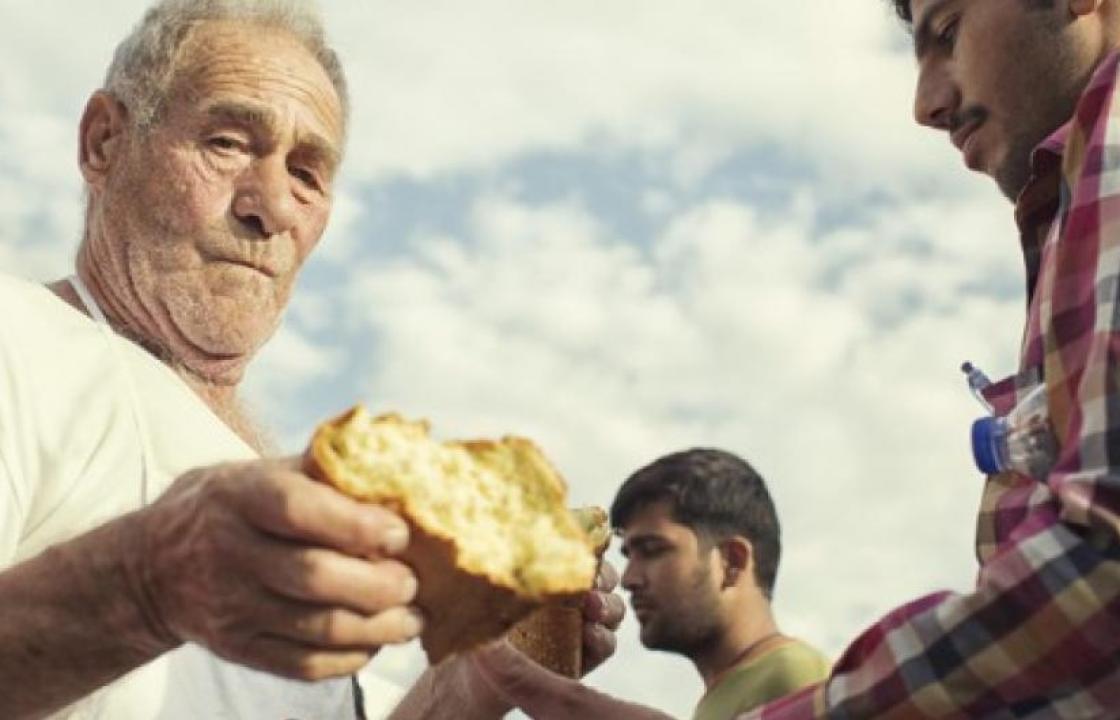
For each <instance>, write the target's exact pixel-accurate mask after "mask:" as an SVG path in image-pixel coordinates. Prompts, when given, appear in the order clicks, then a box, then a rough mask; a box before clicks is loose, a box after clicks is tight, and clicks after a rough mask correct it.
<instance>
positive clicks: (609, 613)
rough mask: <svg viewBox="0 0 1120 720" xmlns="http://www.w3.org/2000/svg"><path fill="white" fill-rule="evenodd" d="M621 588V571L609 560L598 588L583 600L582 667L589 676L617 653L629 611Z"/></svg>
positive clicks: (600, 569) (598, 580)
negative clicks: (620, 630) (621, 626)
mask: <svg viewBox="0 0 1120 720" xmlns="http://www.w3.org/2000/svg"><path fill="white" fill-rule="evenodd" d="M617 587H618V571H617V570H615V569H614V566H613V565H611V564H610V563H609V562H607V561H606V560H604V561H603V563H602V565H601V566H600V568H599V574H598V576H597V577H596V578H595V588H594V589H593V590H592V591H591V592H589V593H587V595H586V596H585V597H584V600H583V620H584V624H583V667H582V668H580V676H583V675H586V674H587V673H589V672H591V671H592V670H594V669H595V668H597V667H599V666H600V665H602V664H603V662H604V661H605V660H606V659H607V658H609V657H610V656H611V655H613V654H614V650H615V647H616V645H617V641H616V639H615V631H616V630H618V626H619V624H621V623H622V618H623V616H624V615H625V614H626V603H624V602H623V601H622V598H621V597H619V596H618V594H617V593H615V592H614V590H615V588H617Z"/></svg>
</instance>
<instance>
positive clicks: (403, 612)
mask: <svg viewBox="0 0 1120 720" xmlns="http://www.w3.org/2000/svg"><path fill="white" fill-rule="evenodd" d="M299 468H300V461H299V459H297V458H293V459H290V460H286V461H259V462H251V463H240V464H230V465H221V466H216V467H212V468H206V469H200V470H195V471H192V472H189V473H187V474H185V475H184V476H182V477H180V478H179V479H178V480H176V482H175V483H174V484H173V485H172V486H171V488H170V489H169V490H168V491H167V493H165V494H164V495H163V496H162V497H161V498H160V499H159V500H157V501H156V502H155V503H153V504H152V505H151V506H149V507H147V508H145V509H144V510H141V511H139V512H138V513H137V514H136V518H135V519H136V520H137V521H138V522H137V523H136V526H137V530H136V532H135V533H134V537H133V538H132V539H131V541H132V543H134V544H135V547H133V548H129V551H130V552H128V557H129V558H130V560H129V562H128V568H129V571H128V572H127V580H128V582H129V585H130V589H131V590H132V592H133V593H134V595H135V596H136V597H137V598H138V602H139V603H140V604H141V606H142V608H143V609H144V611H145V614H146V616H147V617H148V618H149V621H150V624H151V626H152V632H153V634H154V635H156V636H157V637H158V638H160V639H161V640H162V641H164V642H166V643H167V644H169V645H171V644H177V643H179V642H184V641H193V642H196V643H198V644H200V645H203V646H205V647H207V648H209V649H210V650H212V651H213V652H215V653H216V654H218V655H221V656H222V657H224V658H226V659H229V660H232V661H234V662H238V663H241V664H244V665H248V666H251V667H255V668H258V669H261V670H266V671H269V672H272V673H275V674H278V675H283V676H287V677H292V678H297V679H305V680H313V679H319V678H324V677H331V676H339V675H346V674H350V673H352V672H354V671H356V670H357V669H359V668H360V667H361V666H363V665H364V664H365V663H366V662H368V661H369V659H370V657H372V655H373V654H374V653H376V652H377V650H378V649H379V647H380V646H381V645H385V644H390V643H399V642H404V641H407V640H410V639H412V638H413V637H415V636H416V635H418V634H419V632H420V630H421V626H422V622H421V618H420V616H419V614H418V612H417V611H416V610H414V609H413V608H411V607H409V606H408V603H409V602H411V601H412V599H413V597H414V596H415V594H416V578H415V576H414V575H413V573H412V571H411V570H410V569H409V568H408V567H407V566H405V565H404V564H402V563H400V562H397V561H396V560H393V559H391V558H392V556H393V555H394V554H397V553H399V552H401V551H402V550H403V549H404V548H405V546H406V545H407V543H408V527H407V525H406V524H405V523H404V522H403V521H402V520H401V519H400V518H399V517H397V516H396V515H394V514H393V513H391V512H389V511H387V510H385V509H383V508H380V507H376V506H373V505H369V504H363V503H359V502H357V501H355V500H352V499H351V498H348V497H346V496H344V495H342V494H341V493H338V492H336V491H335V490H334V489H332V488H330V487H328V486H326V485H324V484H321V483H318V482H315V481H314V480H312V479H310V478H308V477H307V476H305V475H304V474H302V473H301V472H300V470H299Z"/></svg>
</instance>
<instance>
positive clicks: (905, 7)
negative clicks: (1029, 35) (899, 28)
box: [891, 0, 1054, 25]
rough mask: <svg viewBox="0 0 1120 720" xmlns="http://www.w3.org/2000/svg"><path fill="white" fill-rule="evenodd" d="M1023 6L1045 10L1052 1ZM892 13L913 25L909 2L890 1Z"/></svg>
mask: <svg viewBox="0 0 1120 720" xmlns="http://www.w3.org/2000/svg"><path fill="white" fill-rule="evenodd" d="M1023 4H1024V5H1026V6H1027V7H1028V8H1030V9H1032V10H1045V9H1049V8H1052V7H1054V0H1025V1H1024V3H1023ZM891 5H892V6H894V12H895V14H896V15H898V17H899V19H901V20H902V22H904V23H906V24H907V25H912V24H913V23H914V13H913V11H912V10H911V9H910V0H891Z"/></svg>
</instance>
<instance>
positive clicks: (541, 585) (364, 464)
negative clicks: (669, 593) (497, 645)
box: [305, 406, 596, 664]
mask: <svg viewBox="0 0 1120 720" xmlns="http://www.w3.org/2000/svg"><path fill="white" fill-rule="evenodd" d="M305 465H306V468H307V471H308V474H310V475H311V476H312V477H316V478H318V479H321V480H324V481H326V482H328V483H330V484H332V485H333V486H335V487H336V488H338V489H339V490H340V491H342V492H343V493H346V494H347V495H350V496H352V497H354V498H357V499H360V500H364V501H368V502H373V503H378V504H380V505H383V506H385V507H388V508H390V509H391V510H393V511H394V512H397V513H398V514H399V515H401V517H402V518H404V519H405V521H406V522H407V523H408V524H409V527H410V530H411V533H412V534H411V540H410V542H409V546H408V548H407V550H406V551H405V552H404V553H403V554H401V555H400V559H401V560H402V561H403V562H405V563H407V564H408V565H409V566H411V567H412V569H413V571H414V572H415V574H416V576H417V579H418V581H419V591H418V593H417V597H416V600H415V604H416V605H417V606H418V607H419V608H420V609H421V610H422V611H423V612H424V615H425V628H424V631H423V633H422V634H421V643H422V644H423V646H424V650H425V652H426V653H427V655H428V660H429V662H431V663H432V664H435V663H438V662H439V661H441V660H442V659H443V658H445V657H446V656H448V655H450V654H451V653H454V652H459V651H462V650H467V649H470V648H472V647H475V646H477V645H479V644H481V643H483V642H486V641H487V640H490V639H494V638H497V637H499V636H500V635H501V634H502V633H504V632H505V631H506V630H507V629H508V628H509V627H510V626H511V625H513V624H514V623H515V622H517V621H518V620H519V619H521V618H522V617H524V616H525V615H527V614H528V613H529V612H530V611H531V610H532V609H533V608H535V607H538V606H539V605H541V604H542V603H546V602H553V601H564V600H570V599H575V598H578V597H579V596H580V595H581V594H582V593H584V592H586V591H587V590H588V589H590V587H591V585H592V583H593V581H594V575H595V569H596V558H595V554H594V552H593V549H592V541H591V540H590V539H589V538H588V536H587V534H586V533H584V532H583V530H582V529H581V528H580V527H579V526H578V524H577V523H576V522H575V520H574V519H573V518H572V517H571V515H569V513H568V511H567V510H566V509H565V504H564V500H565V494H566V487H565V485H564V482H563V480H562V479H561V478H560V476H559V475H558V474H557V473H556V471H555V470H553V468H552V466H551V465H550V464H549V463H548V461H547V460H546V459H545V458H544V456H543V455H542V454H541V452H540V451H539V450H538V449H537V448H536V446H535V445H534V444H533V443H532V442H530V441H529V440H525V439H523V438H503V439H502V440H501V441H497V442H494V441H472V442H444V443H440V442H437V441H435V440H432V439H431V437H430V436H429V434H428V425H427V423H425V422H422V421H421V422H413V421H407V420H404V419H402V418H401V417H400V416H398V415H383V416H380V417H377V418H373V417H371V416H370V415H369V414H368V413H367V412H366V410H365V409H364V408H363V407H362V406H357V407H355V408H354V409H352V410H350V411H348V412H347V413H345V414H343V415H342V416H340V417H338V418H336V419H335V420H332V421H330V422H327V423H324V424H323V425H321V426H320V427H319V428H318V429H317V430H316V432H315V434H314V436H313V438H312V441H311V446H310V448H309V449H308V452H307V455H306V461H305Z"/></svg>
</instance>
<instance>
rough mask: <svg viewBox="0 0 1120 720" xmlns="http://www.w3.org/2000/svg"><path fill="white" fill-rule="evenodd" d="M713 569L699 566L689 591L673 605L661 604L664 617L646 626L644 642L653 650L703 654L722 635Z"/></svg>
mask: <svg viewBox="0 0 1120 720" xmlns="http://www.w3.org/2000/svg"><path fill="white" fill-rule="evenodd" d="M710 580H711V571H710V570H709V569H708V568H707V567H703V566H701V567H698V568H697V569H696V573H695V574H694V575H693V577H692V579H691V582H690V583H689V585H688V588H687V589H686V590H685V592H682V593H679V594H678V595H677V598H676V603H675V604H674V606H673V607H665V606H664V605H662V606H660V607H659V613H660V614H661V619H660V621H658V619H657V618H655V619H653V623H652V624H651V623H647V625H646V626H645V627H643V628H642V633H641V640H642V644H643V645H645V646H646V647H647V648H649V649H650V650H662V651H665V652H671V653H676V654H679V655H684V656H685V657H690V658H691V657H695V656H696V655H699V654H702V653H703V652H704V651H705V650H706V649H707V648H708V647H710V646H711V645H712V644H713V643H714V642H718V641H719V637H720V635H721V634H722V629H721V624H720V618H719V603H718V600H717V598H716V596H715V594H714V592H713V591H712V590H711V585H710Z"/></svg>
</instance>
